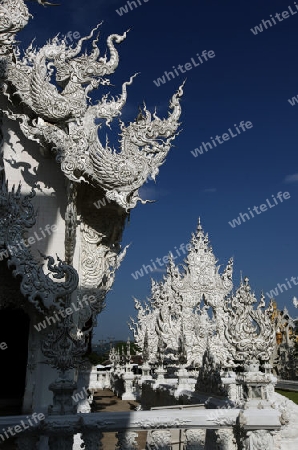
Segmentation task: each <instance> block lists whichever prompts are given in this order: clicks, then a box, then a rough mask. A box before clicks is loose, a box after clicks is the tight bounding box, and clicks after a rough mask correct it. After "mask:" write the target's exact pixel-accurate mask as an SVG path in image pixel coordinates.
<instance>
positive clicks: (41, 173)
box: [2, 118, 66, 412]
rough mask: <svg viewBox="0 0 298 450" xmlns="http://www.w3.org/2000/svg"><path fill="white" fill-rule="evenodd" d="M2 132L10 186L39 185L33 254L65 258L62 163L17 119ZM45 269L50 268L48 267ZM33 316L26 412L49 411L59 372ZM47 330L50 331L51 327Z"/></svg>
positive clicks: (25, 188) (32, 232) (8, 122)
mask: <svg viewBox="0 0 298 450" xmlns="http://www.w3.org/2000/svg"><path fill="white" fill-rule="evenodd" d="M2 133H3V148H2V151H3V160H4V167H5V176H6V179H7V180H8V185H9V189H11V188H12V186H13V185H14V184H15V185H16V186H18V184H19V182H21V184H22V195H24V194H28V193H29V192H30V191H31V188H32V187H34V185H35V183H36V184H37V186H36V188H35V191H36V196H35V197H34V198H33V200H32V203H33V205H34V208H35V211H36V212H38V215H37V216H36V224H35V225H34V226H33V228H32V229H30V230H29V231H28V234H27V236H28V238H30V237H31V238H33V239H31V242H30V241H29V242H30V243H31V251H32V254H33V255H34V257H35V258H36V259H38V260H41V261H42V258H41V257H40V254H39V251H40V252H42V253H43V254H45V255H50V256H53V257H55V255H56V254H58V256H59V257H60V258H61V259H63V260H64V258H65V247H64V239H65V223H64V215H65V208H66V189H65V177H64V175H63V174H62V173H61V170H60V168H59V164H58V163H57V162H56V161H55V159H54V157H53V156H49V157H46V155H44V156H42V154H41V152H40V149H39V145H38V144H37V143H35V142H31V141H29V140H27V139H26V138H25V137H24V136H23V134H22V132H21V131H20V129H19V125H18V123H17V122H16V121H12V120H9V119H5V118H3V126H2ZM33 240H34V242H33ZM45 272H46V273H47V272H48V271H47V270H46V269H45ZM30 319H31V325H30V335H29V348H28V362H29V363H31V364H32V366H30V367H28V368H27V374H26V390H25V395H24V403H23V408H24V412H30V411H44V410H47V407H48V405H49V404H52V402H53V400H52V397H53V394H52V392H50V391H49V390H48V386H49V384H50V383H52V382H53V381H55V379H56V378H57V371H56V370H54V369H52V368H51V367H50V366H49V365H47V364H44V361H45V357H44V355H43V354H42V352H41V342H42V340H43V336H42V334H41V332H38V331H37V330H36V329H35V328H34V324H37V323H38V322H40V321H42V320H43V319H44V318H43V317H42V316H40V315H37V314H36V315H34V314H33V315H31V317H30ZM47 330H48V331H50V327H49V326H47ZM20 339H22V336H20ZM30 369H31V370H30Z"/></svg>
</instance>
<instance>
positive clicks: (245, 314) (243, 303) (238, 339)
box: [224, 277, 274, 361]
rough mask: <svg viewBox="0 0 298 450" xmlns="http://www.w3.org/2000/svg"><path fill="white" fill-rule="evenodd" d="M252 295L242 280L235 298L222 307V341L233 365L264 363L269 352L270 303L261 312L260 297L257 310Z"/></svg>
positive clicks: (271, 336)
mask: <svg viewBox="0 0 298 450" xmlns="http://www.w3.org/2000/svg"><path fill="white" fill-rule="evenodd" d="M255 303H257V300H256V298H255V295H254V294H253V293H252V292H251V287H250V285H249V280H248V278H247V277H246V278H245V279H244V282H242V283H241V285H240V287H239V289H237V291H236V293H235V295H234V296H233V297H231V298H228V299H227V300H226V302H225V305H224V312H225V337H226V339H227V341H228V342H229V343H230V344H231V349H232V350H231V351H232V353H233V358H234V360H236V361H253V360H262V361H268V360H269V359H270V357H271V354H272V352H273V346H274V328H273V324H272V321H271V315H272V311H273V305H272V302H270V304H269V307H268V308H267V309H265V297H264V295H262V296H261V299H260V302H259V304H258V306H257V309H254V307H253V305H254V304H255Z"/></svg>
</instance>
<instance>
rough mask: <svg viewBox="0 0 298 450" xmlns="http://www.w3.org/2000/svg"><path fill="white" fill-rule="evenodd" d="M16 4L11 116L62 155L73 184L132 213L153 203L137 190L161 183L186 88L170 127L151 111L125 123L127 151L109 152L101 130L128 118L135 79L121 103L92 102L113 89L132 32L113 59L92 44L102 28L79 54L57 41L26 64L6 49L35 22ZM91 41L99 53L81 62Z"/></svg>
mask: <svg viewBox="0 0 298 450" xmlns="http://www.w3.org/2000/svg"><path fill="white" fill-rule="evenodd" d="M4 3H5V5H6V3H7V2H4ZM11 3H14V4H15V6H16V11H18V8H19V10H20V11H22V12H21V13H20V14H19V15H20V17H21V18H22V21H21V23H20V24H19V25H18V26H16V25H14V26H13V25H11V23H10V20H11V19H10V18H11V17H12V16H13V12H12V10H11V8H10V7H9V8H6V9H5V8H4V9H3V11H2V12H3V14H2V21H3V25H2V28H1V26H0V47H1V44H2V48H0V52H2V60H1V61H0V64H1V70H0V72H1V75H0V76H1V77H2V84H3V91H4V93H5V95H6V96H7V97H8V99H9V101H10V103H11V105H12V106H10V108H11V109H12V110H13V111H12V112H11V111H10V110H8V109H7V110H6V111H5V113H6V115H7V116H8V117H10V118H11V119H13V120H16V119H20V120H21V123H20V128H21V130H22V132H23V133H24V135H25V136H26V137H27V138H28V139H31V140H34V141H37V142H39V143H40V144H41V145H42V146H44V147H48V148H50V150H51V151H53V152H54V153H55V155H56V160H57V162H59V163H60V164H61V169H62V171H63V172H64V173H65V175H66V176H67V177H68V179H69V180H71V181H74V182H77V183H79V182H81V181H85V182H86V183H89V184H91V185H92V186H96V187H100V188H102V189H103V190H104V192H105V193H106V197H107V199H108V200H112V201H115V202H116V203H118V205H120V206H121V207H122V208H124V209H125V210H126V211H128V210H129V209H131V208H134V207H135V206H136V204H137V202H142V203H146V201H145V200H142V199H141V198H140V197H139V194H138V189H139V188H140V187H141V186H142V185H143V184H144V183H145V181H146V180H147V179H148V177H149V176H150V177H151V178H152V179H155V176H156V175H157V174H158V171H159V169H158V168H159V166H160V165H161V164H163V162H164V161H165V158H166V156H167V154H168V152H169V150H170V148H171V145H172V141H173V139H174V138H175V137H176V135H177V130H178V127H179V117H180V114H181V107H180V98H181V96H182V94H183V85H182V86H180V88H179V89H178V91H177V93H176V94H174V95H173V97H172V99H171V102H170V109H171V110H172V112H171V113H169V115H168V118H167V119H160V118H159V117H158V116H157V115H156V112H154V113H153V115H152V114H151V113H150V112H149V111H148V110H147V109H146V106H145V105H144V111H143V112H142V114H141V115H140V120H139V119H138V120H136V121H135V122H131V123H129V124H128V125H127V126H126V125H125V124H124V123H123V122H121V123H120V128H121V134H120V141H119V142H120V151H119V152H117V151H116V150H115V149H113V148H111V147H110V146H109V145H108V142H107V143H106V145H105V146H104V145H102V143H101V142H100V140H99V137H98V127H99V126H101V125H102V124H103V121H105V124H106V125H107V126H108V127H109V126H110V123H111V122H112V120H113V119H115V118H116V117H118V116H120V115H121V110H122V108H123V106H124V104H125V102H126V99H127V86H128V85H131V84H132V82H133V79H134V77H135V75H133V76H132V77H131V78H130V80H129V81H127V82H125V83H123V85H122V93H121V95H120V96H118V97H116V98H114V97H110V96H109V95H108V94H104V95H103V96H102V97H101V99H100V100H99V101H98V103H97V104H96V105H91V104H90V103H91V101H90V97H89V95H88V94H89V93H90V92H91V91H92V90H94V89H97V88H98V87H99V86H100V85H110V81H109V79H108V78H107V76H108V75H111V74H112V73H114V71H115V70H116V69H117V67H118V64H119V55H118V52H117V50H116V48H115V44H119V43H121V42H122V41H123V40H124V39H125V38H126V36H127V32H125V33H124V34H123V35H118V34H112V35H110V36H109V37H108V38H107V47H108V50H109V59H108V58H107V56H102V57H100V50H99V47H98V45H97V44H98V37H95V38H93V36H94V33H95V31H96V30H97V29H98V27H99V25H98V26H97V27H96V28H94V29H93V30H92V31H91V33H90V34H89V36H86V37H83V38H82V39H80V40H79V42H78V44H77V45H76V46H75V47H68V46H67V44H66V40H65V39H59V37H58V36H56V37H55V38H54V39H52V40H51V41H49V42H48V43H47V44H46V45H44V46H43V47H42V48H40V49H39V50H37V49H35V48H33V45H30V46H29V47H28V49H27V50H26V51H25V52H24V55H23V56H21V52H20V50H19V49H18V47H17V46H16V45H14V48H12V46H7V45H6V44H5V42H6V40H7V34H8V35H9V42H13V40H14V35H15V34H16V33H17V31H19V29H21V28H22V27H23V26H24V25H25V24H26V23H27V22H26V21H28V17H29V16H28V12H27V15H26V14H25V13H26V11H27V9H26V7H25V6H24V3H23V1H22V0H14V1H13V2H11ZM22 8H23V10H22ZM6 22H7V23H6ZM0 25H1V24H0ZM92 38H93V40H92V50H91V51H89V52H85V53H84V54H82V47H83V44H84V43H85V42H86V41H88V40H90V39H92ZM0 55H1V53H0ZM20 101H21V103H22V104H24V105H25V106H26V112H27V113H26V114H22V113H20V110H19V109H18V106H19V103H20ZM100 122H102V123H101V124H100V125H99V123H100Z"/></svg>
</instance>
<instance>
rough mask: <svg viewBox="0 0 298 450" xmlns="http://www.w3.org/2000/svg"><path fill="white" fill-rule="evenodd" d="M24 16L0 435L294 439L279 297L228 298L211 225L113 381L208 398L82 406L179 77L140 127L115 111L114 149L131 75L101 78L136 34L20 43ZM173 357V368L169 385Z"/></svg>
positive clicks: (3, 201)
mask: <svg viewBox="0 0 298 450" xmlns="http://www.w3.org/2000/svg"><path fill="white" fill-rule="evenodd" d="M37 1H38V3H39V4H41V5H42V4H49V2H45V1H43V0H37ZM29 20H30V13H29V10H28V8H27V6H26V4H25V1H24V0H0V61H1V63H0V79H1V80H0V81H1V94H0V100H1V117H0V119H1V122H0V126H1V128H0V131H1V150H0V333H1V334H0V357H1V369H2V370H1V376H2V378H1V386H0V393H1V395H0V411H1V414H0V445H2V446H3V449H5V450H6V448H7V449H8V448H10V449H11V448H13V449H20V450H32V449H38V450H78V449H85V450H98V449H99V448H102V445H101V444H102V437H103V433H104V432H113V433H116V436H117V440H118V442H117V446H116V448H117V449H118V450H119V449H120V450H128V449H129V450H133V449H134V450H135V449H137V448H138V447H137V442H136V438H137V432H138V431H140V430H148V432H149V435H148V436H149V437H150V439H149V437H148V442H147V449H151V448H152V449H155V450H172V449H173V450H174V447H173V446H172V441H171V439H172V438H171V429H173V430H180V432H181V435H183V442H184V448H185V450H190V449H192V450H193V449H206V450H207V449H208V450H213V449H221V450H232V449H233V450H234V449H238V448H239V449H244V450H253V449H263V448H268V449H271V448H272V449H281V450H283V449H285V448H287V450H292V449H294V448H295V449H296V448H297V434H298V432H296V431H295V420H296V421H297V419H296V418H295V417H296V416H297V412H296V411H297V409H296V410H295V407H294V406H293V404H292V403H291V402H290V403H287V404H286V406H282V404H281V401H280V400H279V398H278V397H275V394H274V383H275V378H274V377H273V376H272V374H271V369H270V364H269V360H270V354H271V352H272V342H273V339H274V336H273V331H272V326H271V322H270V312H271V308H272V306H271V305H269V307H268V308H266V307H265V303H264V297H263V296H261V300H260V302H259V303H258V306H257V309H254V308H253V305H254V303H256V299H255V296H254V294H252V293H251V289H250V286H249V283H248V279H245V280H244V281H243V282H242V283H241V286H240V287H239V289H238V290H237V291H236V293H235V294H233V293H232V288H233V285H232V261H231V260H230V261H229V263H228V265H227V267H226V269H225V270H224V271H223V272H222V273H221V274H220V273H219V267H218V266H217V261H216V259H215V257H214V255H213V252H212V249H211V247H210V245H209V243H208V238H207V236H206V235H204V233H203V231H202V228H201V225H200V224H199V226H198V230H197V233H196V235H194V236H193V238H192V241H191V250H190V251H189V254H188V256H187V259H186V261H185V264H184V267H183V270H180V268H179V267H176V266H175V265H174V263H173V261H170V264H169V267H168V272H167V275H166V277H165V278H164V280H163V281H162V282H161V283H154V282H153V284H152V298H151V299H150V301H149V302H148V304H147V305H146V306H145V307H142V306H141V305H140V303H139V302H136V306H137V308H138V310H139V316H138V322H135V323H134V322H132V324H131V326H132V327H133V329H134V333H135V337H136V340H137V342H138V343H139V345H140V346H141V347H142V348H143V358H144V361H145V363H144V365H143V374H142V379H141V380H139V381H138V380H137V379H136V378H135V376H134V374H133V373H132V371H131V364H130V355H129V353H128V354H127V355H126V359H125V361H124V367H123V366H122V367H121V365H120V364H119V361H118V360H117V355H114V356H115V358H114V364H113V370H112V371H111V372H110V373H109V375H108V376H106V379H105V382H106V383H107V382H109V383H110V384H109V385H110V387H111V388H112V387H114V386H115V385H116V384H117V386H119V388H120V387H121V386H124V389H125V390H124V393H122V395H123V396H124V398H132V397H133V396H134V395H135V394H136V395H137V394H138V392H142V391H143V392H145V391H146V389H147V393H149V394H150V395H151V394H152V398H153V397H154V395H155V394H156V395H157V393H158V392H159V391H158V389H160V390H161V392H162V391H163V389H164V386H165V389H164V391H163V392H164V394H165V393H166V394H165V395H168V397H167V398H169V399H170V398H174V399H176V400H177V399H178V398H180V396H181V398H182V397H183V395H184V392H187V390H188V388H190V396H189V398H191V397H192V396H200V395H202V392H203V393H204V392H205V394H206V395H207V394H208V396H209V397H210V401H209V403H208V402H206V403H204V404H203V405H202V408H201V410H200V411H198V410H197V409H192V408H190V409H189V410H185V411H172V412H170V413H169V412H168V411H162V412H159V413H156V412H155V411H133V412H129V413H120V414H118V413H103V412H100V413H90V404H89V401H88V399H87V398H82V400H80V401H77V402H76V401H74V397H73V394H74V393H76V394H77V393H80V392H82V391H84V392H86V389H87V388H88V386H89V385H90V381H93V380H92V376H93V374H91V365H90V364H89V363H88V361H87V360H86V358H85V357H86V355H88V351H89V350H90V343H91V335H92V330H93V327H94V326H95V324H96V317H97V315H98V314H99V313H100V312H101V311H102V308H103V306H104V302H105V297H106V294H107V292H108V291H109V290H110V288H111V286H112V284H113V281H114V278H115V273H116V270H117V269H118V268H119V267H120V264H121V262H122V260H123V258H124V257H125V254H126V251H127V248H122V247H121V239H122V234H123V230H124V227H125V222H126V219H127V218H128V216H129V213H130V211H131V209H133V208H134V207H135V206H136V205H137V203H138V202H141V203H146V200H143V199H141V198H140V196H139V189H140V188H141V186H142V185H143V184H144V183H145V182H146V180H147V179H148V177H150V178H151V179H155V177H156V176H157V174H158V173H159V167H160V166H161V165H162V164H163V163H164V161H165V159H166V157H167V155H168V153H169V150H170V148H171V145H172V141H173V140H174V139H175V136H176V135H177V132H178V128H179V125H180V123H179V119H180V114H181V106H180V99H181V97H182V95H183V85H182V86H180V87H179V89H178V90H177V92H176V93H175V94H174V95H173V96H172V98H171V100H170V103H169V109H170V111H169V113H168V116H167V117H166V118H162V119H161V118H159V117H158V116H157V113H156V112H154V113H153V114H151V113H150V111H148V110H147V108H146V106H145V105H144V107H143V109H142V110H141V111H139V114H138V115H137V114H136V115H137V117H136V119H135V120H134V121H132V122H130V123H128V124H125V123H124V122H122V121H120V142H119V148H117V149H115V148H112V147H111V145H110V144H109V142H108V140H107V141H106V142H105V143H102V142H101V140H100V139H99V136H98V129H99V128H100V127H107V132H108V134H109V132H110V129H109V126H110V124H111V122H112V121H113V120H115V119H118V118H119V116H121V111H122V108H123V106H124V104H125V102H126V100H127V89H128V87H129V86H130V85H131V84H132V83H133V79H134V77H135V76H136V75H133V74H132V76H131V77H130V79H129V80H128V81H126V82H125V83H123V85H122V88H121V89H120V90H119V91H120V92H119V93H118V96H116V97H111V96H109V95H107V94H103V92H101V88H102V87H103V86H109V85H110V80H109V76H110V75H111V74H113V73H114V72H115V70H116V69H117V68H118V65H119V64H120V60H119V55H118V45H119V44H120V43H121V42H123V41H124V40H125V39H126V37H127V32H126V33H124V34H123V35H118V34H111V35H110V36H109V37H108V38H107V42H106V44H104V43H100V45H99V42H98V41H99V38H98V35H97V32H98V28H99V25H98V26H97V27H96V28H95V29H93V30H91V31H90V34H89V35H88V36H86V37H83V38H81V39H80V40H79V41H78V43H77V44H76V45H73V46H68V45H67V43H66V40H65V39H60V38H59V36H56V37H54V38H52V39H50V40H49V41H48V42H47V43H46V44H45V45H44V46H42V47H41V48H35V47H34V46H33V44H31V45H30V46H29V47H28V48H27V49H25V50H23V49H22V48H20V47H19V44H18V41H17V39H18V32H19V31H20V30H22V29H23V28H24V27H25V26H27V25H28V23H29ZM33 38H34V34H32V39H33ZM100 47H103V48H105V47H107V50H108V51H107V55H106V56H100ZM92 91H96V92H98V101H97V102H96V103H95V104H93V103H92V101H91V99H90V95H89V94H90V93H91V92H92ZM102 199H107V200H108V201H107V202H105V205H103V204H102V207H101V208H97V207H96V205H97V204H98V201H99V200H102ZM210 311H212V314H209V312H210ZM252 322H254V323H256V324H257V327H256V326H255V325H253V324H252ZM150 364H156V368H155V369H156V371H155V372H156V373H155V375H154V377H155V378H154V379H152V376H151V375H150V373H149V370H148V369H150ZM166 364H167V365H169V366H170V364H172V366H175V365H176V369H177V368H178V370H177V376H176V380H174V381H173V382H172V387H171V388H170V389H169V388H168V387H167V382H165V380H166V379H167V378H166V377H167V375H168V374H167V369H165V365H166ZM235 366H237V367H238V366H240V367H241V368H242V369H243V371H242V373H236V372H235V371H234V370H233V369H234V367H235ZM260 367H261V369H262V370H259V369H260ZM174 368H175V367H174ZM188 368H191V370H193V373H189V372H188ZM108 377H109V379H107V378H108ZM191 378H192V381H190V379H191ZM175 384H176V385H175ZM106 385H107V384H106ZM171 389H172V390H171ZM137 391H138V392H137ZM174 391H175V392H174ZM154 392H155V394H154ZM177 393H178V395H177ZM187 395H188V393H187ZM215 397H216V398H217V400H216V399H215ZM193 398H195V397H193ZM219 407H220V408H221V409H222V416H221V417H220V418H218V416H217V415H216V414H215V413H214V411H215V410H216V409H217V408H219ZM207 409H209V411H207ZM289 412H290V413H291V414H292V412H293V414H292V415H291V414H290V417H289ZM210 414H211V415H210ZM295 414H296V416H295ZM296 425H297V424H296ZM293 426H294V431H293ZM173 445H174V444H173ZM104 450H105V449H104Z"/></svg>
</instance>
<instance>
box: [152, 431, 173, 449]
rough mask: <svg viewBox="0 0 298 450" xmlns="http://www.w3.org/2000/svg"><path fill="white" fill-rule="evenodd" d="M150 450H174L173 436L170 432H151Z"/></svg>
mask: <svg viewBox="0 0 298 450" xmlns="http://www.w3.org/2000/svg"><path fill="white" fill-rule="evenodd" d="M148 444H149V449H150V450H151V449H152V450H172V445H171V444H172V435H171V431H170V430H162V431H160V430H154V431H151V433H150V436H149V439H148Z"/></svg>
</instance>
